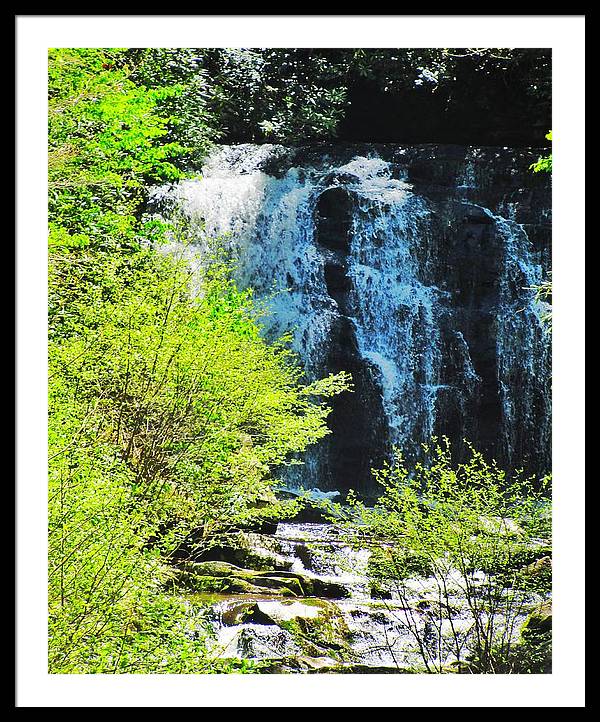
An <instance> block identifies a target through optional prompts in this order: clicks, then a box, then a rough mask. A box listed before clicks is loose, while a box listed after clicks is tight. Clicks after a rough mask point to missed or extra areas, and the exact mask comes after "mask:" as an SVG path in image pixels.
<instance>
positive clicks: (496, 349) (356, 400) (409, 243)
mask: <svg viewBox="0 0 600 722" xmlns="http://www.w3.org/2000/svg"><path fill="white" fill-rule="evenodd" d="M538 155H539V153H538V152H537V151H536V150H523V149H521V150H515V149H508V148H491V147H490V148H473V147H461V146H434V145H422V146H396V145H354V146H353V145H347V146H311V147H306V148H285V147H282V146H274V145H239V146H224V147H221V148H219V149H218V150H217V151H216V152H215V154H214V155H213V156H212V157H211V158H210V160H209V162H208V163H207V165H206V166H205V167H204V168H203V170H202V177H200V178H198V179H195V180H185V181H182V182H180V183H178V184H176V185H174V186H163V187H160V188H157V189H155V190H154V191H153V193H152V195H151V199H150V206H149V209H150V211H151V212H154V213H160V214H162V215H163V216H166V217H168V216H170V215H172V214H173V213H174V211H175V209H178V212H179V213H180V214H182V215H183V217H184V218H185V219H186V223H187V224H188V227H189V230H190V233H191V236H192V238H193V241H194V248H193V249H192V250H198V249H200V250H201V251H202V250H207V249H208V248H209V246H210V239H214V238H223V239H224V242H225V244H226V245H227V247H228V248H229V250H230V251H231V253H232V255H233V257H234V258H235V259H236V261H237V262H238V268H237V278H238V281H239V282H240V283H241V284H242V285H244V286H251V287H252V288H253V289H255V292H256V297H257V298H258V299H262V300H264V302H265V303H266V304H267V306H268V307H269V310H270V313H271V315H270V317H269V318H268V319H267V321H266V324H267V326H266V328H265V333H266V334H267V335H269V336H273V337H274V336H278V335H281V334H282V333H286V332H291V333H292V335H293V346H294V348H295V349H296V351H297V352H298V353H299V355H300V357H301V359H302V362H303V364H304V367H305V369H306V373H307V376H308V378H309V379H312V378H316V377H319V376H322V375H324V374H326V373H329V372H337V371H340V370H345V371H350V372H351V373H352V375H353V378H354V384H355V392H354V393H345V394H342V395H340V396H339V397H337V398H336V399H335V400H334V402H333V411H332V413H331V416H330V418H329V420H328V421H329V425H330V428H331V429H332V431H333V432H334V433H333V434H331V435H330V436H329V437H328V438H326V439H325V440H324V441H323V442H322V443H321V444H319V446H318V448H316V449H314V450H313V451H311V452H309V454H308V455H307V458H306V463H305V465H304V467H295V468H294V467H293V469H294V474H295V476H294V474H292V473H291V472H290V475H289V478H288V482H289V483H296V484H297V485H299V486H305V487H310V486H314V484H315V482H317V483H318V484H319V486H320V487H321V488H323V489H340V490H342V491H344V490H347V489H348V488H354V489H357V490H359V491H360V492H362V493H364V494H367V495H368V494H369V493H371V494H372V493H374V490H373V487H372V482H371V481H370V478H369V477H370V475H369V471H370V469H371V468H372V467H373V466H379V465H380V464H381V463H382V462H383V460H384V459H386V458H389V456H390V452H391V448H392V446H393V445H398V446H399V447H401V449H402V450H403V453H404V454H405V456H406V457H407V458H408V459H409V460H410V459H416V458H417V457H418V454H419V452H420V448H421V444H422V443H423V442H426V441H428V440H429V438H430V437H431V435H432V434H436V435H446V436H448V437H449V438H450V441H451V442H452V446H453V447H454V448H455V450H456V453H457V455H458V460H460V456H461V449H462V448H464V447H463V439H465V438H466V439H468V440H470V441H471V442H472V443H473V444H474V445H475V447H476V448H478V449H479V450H481V451H482V452H484V453H485V454H486V455H487V456H488V457H490V458H494V459H496V461H497V462H498V463H499V465H500V466H501V467H503V468H506V469H507V470H508V471H511V470H512V469H515V468H518V467H521V466H523V467H524V468H525V469H526V470H527V471H528V472H531V473H536V474H538V475H542V474H544V473H546V472H548V471H549V469H550V446H551V423H550V403H551V387H550V378H551V369H550V363H551V358H550V337H549V334H548V333H547V332H546V330H545V329H544V327H543V323H542V321H541V314H542V312H543V310H544V308H543V305H542V304H541V303H539V302H537V301H536V300H535V294H534V292H533V291H532V290H531V287H532V286H534V285H535V284H537V283H539V282H540V281H541V280H542V279H543V278H545V273H546V271H547V270H548V268H549V264H550V192H549V180H548V178H542V177H541V176H543V175H545V174H534V173H532V172H531V170H530V169H529V165H530V164H531V163H532V162H533V161H535V160H536V159H537V157H538ZM177 248H178V247H177V244H176V243H174V244H173V247H172V248H170V249H168V250H177ZM179 250H181V248H180V249H179ZM188 252H189V249H188Z"/></svg>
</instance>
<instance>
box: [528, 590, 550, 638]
mask: <svg viewBox="0 0 600 722" xmlns="http://www.w3.org/2000/svg"><path fill="white" fill-rule="evenodd" d="M551 631H552V600H551V599H545V600H544V601H543V602H541V603H540V604H538V605H537V607H535V609H533V611H532V612H531V613H530V614H529V616H528V617H527V619H526V620H525V624H524V625H523V626H522V627H521V634H522V636H523V637H524V638H525V639H527V638H528V637H532V636H535V635H540V634H544V633H546V632H551Z"/></svg>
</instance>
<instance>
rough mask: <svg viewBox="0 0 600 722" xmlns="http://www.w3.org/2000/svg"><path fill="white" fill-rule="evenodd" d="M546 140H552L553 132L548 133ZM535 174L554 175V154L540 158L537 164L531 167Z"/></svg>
mask: <svg viewBox="0 0 600 722" xmlns="http://www.w3.org/2000/svg"><path fill="white" fill-rule="evenodd" d="M545 137H546V139H547V140H552V131H551V130H549V131H548V132H547V133H546V136H545ZM529 167H530V168H531V169H532V170H533V172H534V173H540V172H541V173H552V153H550V155H546V156H540V157H539V158H538V159H537V161H536V162H535V163H532V164H531V165H530V166H529Z"/></svg>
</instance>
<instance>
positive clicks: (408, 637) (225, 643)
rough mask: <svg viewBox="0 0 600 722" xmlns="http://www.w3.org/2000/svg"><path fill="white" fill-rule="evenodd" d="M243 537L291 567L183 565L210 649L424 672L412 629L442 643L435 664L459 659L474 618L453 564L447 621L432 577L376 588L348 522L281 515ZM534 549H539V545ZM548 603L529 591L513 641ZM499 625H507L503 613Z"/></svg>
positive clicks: (274, 666) (343, 667) (276, 668)
mask: <svg viewBox="0 0 600 722" xmlns="http://www.w3.org/2000/svg"><path fill="white" fill-rule="evenodd" d="M248 543H249V544H250V545H251V546H252V547H253V548H254V550H255V552H256V557H257V558H258V557H260V556H261V554H265V553H267V552H268V553H269V554H272V555H275V556H276V557H277V558H278V559H280V560H285V564H284V566H285V567H286V568H287V569H289V571H288V572H281V571H272V572H270V573H269V572H264V571H254V570H252V569H241V568H239V567H236V566H234V565H231V564H227V563H224V562H199V563H189V562H188V563H186V564H184V565H183V568H184V569H185V573H184V574H183V576H180V578H179V582H180V583H182V584H183V587H184V589H187V593H188V599H189V603H190V609H191V613H192V614H194V615H198V617H199V619H202V620H204V622H208V624H209V625H210V627H211V629H212V630H213V638H212V642H211V643H210V654H211V655H212V656H214V657H216V658H238V659H248V660H253V661H255V662H260V663H261V664H263V665H265V666H264V667H263V671H266V672H275V673H281V672H284V673H298V672H301V673H309V674H310V673H328V672H335V673H388V672H402V673H407V672H422V671H424V668H423V657H422V651H421V650H420V649H419V643H418V642H417V639H416V635H415V633H418V635H419V638H420V640H422V641H421V643H424V644H427V645H430V650H429V653H430V654H433V655H435V654H438V652H437V650H439V656H440V658H439V663H440V664H444V665H446V666H448V668H449V669H452V664H453V663H456V656H455V654H454V649H455V644H454V642H453V639H454V637H455V635H456V634H465V633H467V632H468V630H469V629H471V628H472V626H473V618H472V615H471V614H470V612H469V604H468V601H467V599H466V597H465V594H464V586H463V585H464V580H463V579H462V577H461V575H460V574H458V572H456V573H455V574H450V575H449V576H448V578H447V579H446V580H445V582H444V584H445V587H444V588H445V590H447V592H448V600H449V603H450V605H451V606H452V609H453V611H452V622H450V620H449V616H448V614H442V613H440V610H439V609H438V606H437V605H439V604H440V603H441V598H440V588H439V580H436V579H435V578H434V577H431V578H430V577H427V576H426V575H424V576H415V577H414V578H411V579H408V580H404V581H403V582H402V584H401V585H398V584H396V583H395V581H394V580H392V579H390V580H389V581H388V582H386V583H385V588H383V587H380V588H373V587H372V579H370V576H369V559H370V556H371V553H372V550H370V549H368V548H361V546H360V544H356V543H355V539H354V537H353V535H352V533H351V532H349V531H348V529H343V528H341V527H338V526H337V525H335V524H330V523H297V522H280V523H279V524H278V526H277V530H276V533H275V534H272V535H268V534H251V535H249V538H248ZM531 553H532V555H533V556H534V557H535V556H540V555H543V554H544V553H545V551H544V550H543V548H542V547H541V546H540V548H539V549H532V550H531ZM545 559H547V557H545ZM540 563H541V564H547V561H540V562H538V566H539V565H540ZM480 577H481V578H480ZM219 583H220V584H219ZM471 583H472V584H475V585H476V584H478V583H479V584H483V583H484V575H483V574H482V573H479V575H477V574H474V575H473V579H472V582H471ZM544 604H546V606H547V602H544V600H543V599H542V598H541V597H538V596H536V595H535V594H532V595H531V598H530V599H528V600H527V603H526V604H525V605H524V606H523V609H522V611H521V612H519V614H518V615H516V617H515V619H513V620H511V622H510V623H511V625H514V629H513V633H512V636H513V637H514V639H517V638H518V635H519V632H520V629H521V627H524V628H525V629H527V628H531V629H534V630H535V629H537V628H538V627H543V626H544V625H546V626H548V622H547V619H548V618H549V615H550V614H551V613H548V612H547V610H546V606H544ZM207 605H208V606H207ZM540 610H541V611H540ZM528 615H529V617H528ZM540 620H541V622H540ZM496 624H497V625H498V627H501V625H502V624H503V620H502V618H501V615H499V616H498V617H497V620H496ZM536 625H537V626H536ZM544 628H545V627H544ZM423 640H424V641H423Z"/></svg>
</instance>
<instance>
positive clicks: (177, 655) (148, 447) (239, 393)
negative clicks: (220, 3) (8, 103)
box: [48, 49, 348, 673]
mask: <svg viewBox="0 0 600 722" xmlns="http://www.w3.org/2000/svg"><path fill="white" fill-rule="evenodd" d="M179 92H180V90H179V88H178V87H177V86H176V85H173V86H171V87H167V88H161V87H157V88H151V89H148V88H145V87H141V86H139V85H137V84H136V83H134V82H133V81H132V80H131V79H130V69H128V68H127V66H126V64H125V63H124V55H123V52H122V51H120V50H101V49H61V50H51V51H50V53H49V94H50V101H49V104H50V106H49V107H50V128H49V161H50V164H49V190H50V199H49V217H50V234H49V373H50V375H49V508H48V523H49V560H48V561H49V590H48V594H49V598H48V604H49V649H48V652H49V670H50V671H51V672H53V673H70V672H77V673H79V672H91V673H99V672H102V673H115V672H143V673H150V672H169V673H187V672H215V671H225V672H229V671H240V672H248V671H253V670H254V668H253V666H252V665H251V664H248V663H239V664H238V663H234V662H227V663H224V662H223V661H218V660H213V659H211V658H210V655H209V654H208V652H207V644H206V641H207V635H208V630H206V629H204V628H203V627H202V625H201V623H200V622H199V621H198V619H197V618H196V617H195V616H194V614H193V613H192V611H191V609H190V607H189V605H188V603H187V602H186V600H185V599H184V598H183V597H178V596H174V595H173V594H172V593H167V589H169V588H172V585H171V584H169V583H168V582H169V579H170V578H171V576H172V575H171V573H170V570H169V562H170V561H172V556H173V554H174V553H175V551H176V550H177V549H178V548H179V547H180V545H181V543H182V541H183V540H184V539H186V538H187V537H188V536H190V535H192V536H193V537H194V539H195V543H196V544H198V545H200V546H204V545H208V544H211V543H214V542H215V540H217V539H219V538H220V537H221V536H222V535H225V534H227V533H228V532H229V531H230V530H232V529H234V528H235V527H237V526H239V525H243V524H248V523H252V521H253V520H254V519H255V517H256V516H257V515H259V514H260V515H268V514H269V513H271V514H278V513H281V512H282V510H281V509H280V508H279V506H278V504H277V502H275V501H272V502H271V504H270V506H268V507H267V508H266V509H265V508H261V509H260V510H259V509H258V508H257V507H258V506H259V504H258V503H257V502H258V501H259V500H264V499H265V498H272V495H271V496H269V490H270V489H271V487H272V486H273V484H274V483H275V482H274V478H275V475H276V472H277V470H278V469H279V468H280V467H281V466H282V465H284V464H286V463H289V462H290V461H292V460H294V459H295V458H296V457H297V456H298V454H300V452H302V451H303V450H304V449H305V448H306V446H307V445H309V444H311V443H314V442H316V441H318V440H319V439H320V438H322V437H323V436H324V435H325V434H326V433H328V430H327V427H326V424H325V419H326V416H327V414H328V407H327V406H326V405H325V403H324V402H323V399H324V398H326V397H327V396H329V395H331V394H334V393H338V392H340V391H341V390H343V389H346V388H347V386H348V383H347V381H348V380H347V378H346V376H345V375H343V374H341V375H339V376H337V377H331V378H328V379H324V380H322V381H320V382H317V383H315V384H312V385H310V386H307V385H305V384H304V383H303V380H302V374H301V372H300V370H299V368H298V366H297V365H296V362H295V359H294V357H293V355H292V354H291V353H290V351H289V350H288V348H287V346H286V344H285V342H284V341H281V342H279V343H276V344H273V345H269V344H267V343H266V342H265V341H264V340H263V338H262V336H261V334H260V328H259V325H258V322H257V319H256V313H255V309H254V306H253V302H252V294H251V292H250V291H241V290H239V289H238V288H237V287H236V286H235V284H234V283H233V281H232V280H231V278H230V273H229V269H228V268H227V267H226V266H225V265H224V264H223V263H220V262H218V261H217V260H214V262H211V263H208V262H207V261H208V259H203V261H202V264H201V265H202V269H203V270H201V269H197V270H196V272H195V275H194V279H195V283H197V282H198V279H200V289H201V293H200V294H199V295H196V296H194V294H193V293H192V291H191V287H190V281H191V278H192V276H191V269H190V262H189V261H186V262H185V263H183V262H181V261H179V260H177V259H176V258H174V257H172V256H168V255H166V254H163V253H162V252H160V251H159V250H157V247H158V246H159V245H160V243H161V242H164V241H165V240H166V237H167V235H166V234H167V232H168V230H169V229H167V228H166V227H165V226H164V225H162V224H159V223H154V222H150V223H148V222H142V221H141V220H140V219H141V216H142V207H143V200H144V193H145V191H144V188H145V184H146V183H147V182H148V181H155V180H158V179H173V178H176V177H177V176H178V175H179V171H178V170H177V168H176V166H175V165H174V164H173V162H172V161H173V160H174V159H175V158H177V157H178V156H180V155H181V154H182V153H183V150H184V149H183V147H182V146H181V145H180V144H178V143H174V142H171V141H170V140H169V120H168V119H167V118H165V117H163V116H161V115H160V114H159V112H161V111H160V108H163V109H164V108H165V107H166V105H164V104H162V105H161V102H162V101H164V100H165V99H168V98H174V97H176V96H177V94H178V93H179Z"/></svg>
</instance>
